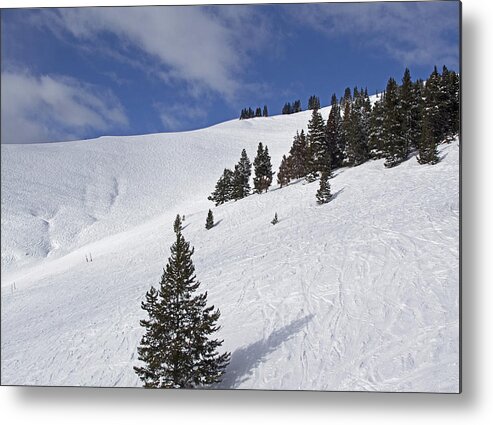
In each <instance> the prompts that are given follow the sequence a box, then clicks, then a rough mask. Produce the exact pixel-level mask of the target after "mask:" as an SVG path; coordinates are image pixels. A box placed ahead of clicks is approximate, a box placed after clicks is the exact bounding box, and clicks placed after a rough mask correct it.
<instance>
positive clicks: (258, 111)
mask: <svg viewBox="0 0 493 425" xmlns="http://www.w3.org/2000/svg"><path fill="white" fill-rule="evenodd" d="M255 116H256V117H261V116H262V109H260V108H257V109H256V110H255Z"/></svg>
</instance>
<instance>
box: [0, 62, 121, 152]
mask: <svg viewBox="0 0 493 425" xmlns="http://www.w3.org/2000/svg"><path fill="white" fill-rule="evenodd" d="M1 79H2V95H1V111H2V112H1V113H2V133H1V135H2V143H36V142H46V141H54V140H59V141H64V140H73V139H78V138H80V137H83V136H84V135H85V134H88V133H89V132H91V131H94V130H97V131H105V132H107V131H109V130H111V129H112V128H115V127H119V128H121V127H126V126H127V125H128V119H127V117H126V115H125V112H124V110H123V108H122V106H121V105H120V103H119V101H118V100H117V99H116V98H115V97H114V95H113V94H112V93H111V92H110V91H108V90H105V89H102V88H101V87H96V86H92V85H89V84H84V83H81V82H79V81H77V80H75V79H73V78H70V77H65V76H56V77H54V76H48V75H43V76H39V77H37V76H33V75H31V74H29V73H27V72H20V73H15V72H12V71H6V72H2V76H1Z"/></svg>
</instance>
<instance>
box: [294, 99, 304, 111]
mask: <svg viewBox="0 0 493 425" xmlns="http://www.w3.org/2000/svg"><path fill="white" fill-rule="evenodd" d="M301 111H302V109H301V100H299V99H298V100H295V101H294V102H293V108H292V112H293V113H296V112H301Z"/></svg>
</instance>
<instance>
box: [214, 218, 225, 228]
mask: <svg viewBox="0 0 493 425" xmlns="http://www.w3.org/2000/svg"><path fill="white" fill-rule="evenodd" d="M221 221H223V219H222V218H221V219H220V220H217V221H216V222H215V223H214V226H212V228H214V227H216V226H219V223H221Z"/></svg>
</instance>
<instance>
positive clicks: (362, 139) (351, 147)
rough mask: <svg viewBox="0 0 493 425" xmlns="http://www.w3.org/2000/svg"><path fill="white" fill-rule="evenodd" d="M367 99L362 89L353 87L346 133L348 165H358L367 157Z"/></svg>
mask: <svg viewBox="0 0 493 425" xmlns="http://www.w3.org/2000/svg"><path fill="white" fill-rule="evenodd" d="M369 107H370V106H369V99H368V102H367V101H366V100H365V98H364V92H363V90H361V91H358V88H357V87H355V88H354V97H353V104H352V107H351V110H350V113H349V118H348V120H349V122H348V123H347V134H346V156H347V163H348V164H349V165H360V164H362V163H363V162H365V161H366V160H367V159H368V131H369V129H368V123H369Z"/></svg>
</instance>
